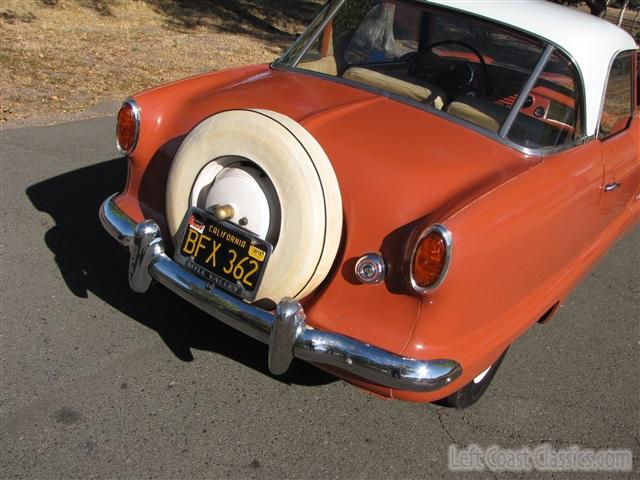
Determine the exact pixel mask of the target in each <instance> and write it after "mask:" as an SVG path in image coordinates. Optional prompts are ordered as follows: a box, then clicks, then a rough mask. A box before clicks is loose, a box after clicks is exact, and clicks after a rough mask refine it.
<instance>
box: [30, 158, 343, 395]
mask: <svg viewBox="0 0 640 480" xmlns="http://www.w3.org/2000/svg"><path fill="white" fill-rule="evenodd" d="M126 170H127V166H126V160H125V159H123V158H118V159H114V160H110V161H108V162H104V163H100V164H97V165H92V166H90V167H86V168H82V169H79V170H74V171H71V172H68V173H65V174H62V175H60V176H57V177H54V178H51V179H48V180H45V181H43V182H39V183H37V184H35V185H32V186H30V187H28V188H27V190H26V194H27V196H28V197H29V199H30V200H31V202H32V203H33V205H34V206H35V207H36V208H37V209H38V210H40V211H42V212H45V213H47V214H49V215H50V216H51V217H52V218H53V220H54V221H55V223H56V225H55V226H54V227H53V228H51V229H50V230H48V231H47V232H46V234H45V235H44V241H45V243H46V245H47V247H48V248H49V249H50V250H51V251H52V252H53V254H54V255H55V262H56V264H57V265H58V268H59V269H60V273H61V274H62V277H63V278H64V281H65V283H66V285H67V287H68V288H69V290H70V291H71V292H73V294H74V295H76V296H77V297H79V298H87V296H88V293H89V292H91V293H92V294H94V295H96V296H97V297H99V298H100V299H102V300H103V301H105V302H107V303H108V304H109V305H111V306H112V307H114V308H116V309H117V310H119V311H121V312H122V313H124V314H125V315H127V316H129V317H130V318H132V319H133V320H135V321H137V322H140V323H141V324H143V325H145V326H146V327H148V328H151V329H153V330H155V331H156V332H157V333H158V335H160V337H161V338H162V340H163V341H164V342H165V343H166V345H167V346H168V347H169V348H170V349H171V351H172V352H173V353H174V354H175V355H176V357H178V358H179V359H181V360H183V361H187V362H188V361H192V360H193V355H192V353H191V349H193V348H195V349H200V350H208V351H212V352H216V353H219V354H221V355H224V356H226V357H228V358H231V359H233V360H235V361H238V362H240V363H243V364H245V365H247V366H249V367H251V368H253V369H255V370H257V371H259V372H261V373H263V374H265V375H268V376H272V375H271V374H270V373H269V370H268V368H267V353H268V350H267V346H266V345H264V344H262V343H261V342H259V341H257V340H254V339H252V338H251V337H248V336H246V335H244V334H242V333H240V332H237V331H236V330H234V329H233V328H231V327H228V326H227V325H225V324H223V323H221V322H219V321H217V320H215V319H213V318H212V317H211V316H209V315H207V314H206V313H204V312H202V311H200V310H199V309H197V308H196V307H194V306H192V305H191V304H189V303H187V302H186V301H184V300H182V299H181V298H179V297H178V296H176V295H173V294H169V293H168V291H167V290H166V289H164V287H161V286H159V285H155V286H153V287H152V288H151V289H150V290H149V292H147V293H146V294H143V295H141V294H137V293H134V292H133V291H131V290H130V289H129V286H128V282H127V269H128V263H129V261H128V252H127V251H126V250H125V249H123V248H122V247H121V246H120V245H119V244H118V243H117V242H116V241H115V240H113V239H112V238H111V237H110V236H109V235H108V234H107V233H106V232H105V231H104V230H103V228H102V225H101V224H100V220H99V219H98V208H99V206H100V204H101V203H102V201H103V200H104V199H105V198H106V197H108V196H109V195H110V194H112V193H114V192H116V191H120V190H121V189H122V186H123V185H124V183H125V178H126ZM272 377H273V376H272ZM273 378H276V379H277V380H278V381H281V382H284V383H288V384H300V385H308V386H312V385H324V384H327V383H330V382H333V381H336V379H335V377H333V376H332V375H330V374H328V373H325V372H323V371H322V370H319V369H317V368H315V367H313V366H312V365H309V364H307V363H305V362H302V361H298V360H294V362H293V364H292V365H291V368H290V370H289V371H288V372H287V373H286V374H285V375H282V376H279V377H273Z"/></svg>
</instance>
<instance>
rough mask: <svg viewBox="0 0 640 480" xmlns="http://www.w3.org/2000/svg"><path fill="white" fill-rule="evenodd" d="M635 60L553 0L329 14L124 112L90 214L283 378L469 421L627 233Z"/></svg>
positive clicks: (633, 209) (620, 37)
mask: <svg viewBox="0 0 640 480" xmlns="http://www.w3.org/2000/svg"><path fill="white" fill-rule="evenodd" d="M567 25H570V26H571V28H567ZM636 50H637V47H636V45H635V43H634V42H633V40H632V39H631V37H630V36H629V35H627V34H626V33H625V32H623V31H622V30H620V29H618V28H617V27H615V26H613V25H610V24H608V23H606V22H604V21H602V20H600V19H598V18H595V17H593V16H589V15H586V14H583V13H581V12H578V11H574V10H569V9H566V8H564V7H561V6H558V5H555V4H552V3H548V2H536V1H521V2H477V1H459V2H445V1H440V0H438V1H408V0H407V1H401V0H333V1H330V2H328V3H327V5H326V6H325V7H324V9H323V10H322V11H321V12H320V14H319V15H318V16H317V18H316V19H315V20H313V22H312V23H311V25H310V26H309V28H308V29H307V30H306V31H305V33H304V34H303V35H301V36H300V37H299V38H298V39H297V40H296V41H295V43H294V44H293V45H292V46H291V48H290V49H289V50H288V51H287V52H286V53H285V54H284V55H283V56H282V57H281V58H280V59H279V60H277V61H276V62H274V63H273V64H271V65H258V66H251V67H244V68H238V69H233V70H228V71H224V72H217V73H210V74H205V75H201V76H198V77H195V78H191V79H188V80H183V81H179V82H175V83H172V84H169V85H165V86H162V87H158V88H155V89H152V90H149V91H146V92H143V93H140V94H138V95H136V96H134V97H132V98H131V99H129V100H127V101H126V102H125V103H124V105H123V106H122V109H121V110H120V112H119V114H118V125H117V141H118V147H119V149H120V151H121V152H122V153H123V154H126V155H127V156H128V158H129V173H128V180H127V184H126V186H125V188H124V192H123V193H121V194H119V195H114V196H112V197H110V198H108V199H107V200H106V201H105V202H104V204H103V206H102V208H101V211H100V216H101V220H102V223H103V225H104V227H105V228H106V230H107V231H108V232H109V233H110V234H111V235H112V236H113V237H114V238H116V239H117V240H119V241H120V243H122V244H123V245H125V246H126V247H128V248H129V249H130V251H131V262H130V269H129V282H130V285H131V288H133V289H134V290H136V291H138V292H144V291H146V290H147V289H148V288H149V287H150V285H151V284H152V282H154V281H155V282H158V283H160V284H162V285H164V286H165V287H167V288H169V289H170V290H172V291H173V292H175V293H176V294H177V295H179V296H181V297H183V298H185V299H186V300H188V301H189V302H191V303H193V304H194V305H196V306H198V307H199V308H201V309H203V310H204V311H206V312H208V313H210V314H211V315H213V316H214V317H215V318H217V319H218V320H220V321H223V322H225V323H227V324H229V325H231V326H232V327H234V328H236V329H238V330H240V331H242V332H244V333H246V334H247V335H250V336H252V337H254V338H256V339H258V340H261V341H262V342H264V343H267V344H268V345H269V358H268V362H269V368H270V370H271V372H273V373H274V374H282V373H283V372H285V371H286V370H287V368H288V367H289V365H290V363H291V361H292V359H293V358H294V357H297V358H300V359H303V360H306V361H308V362H311V363H313V364H315V365H317V366H318V367H320V368H323V369H326V370H329V371H331V372H333V373H334V374H335V375H338V376H340V377H342V378H344V379H346V380H347V381H349V382H352V383H354V384H356V385H359V386H361V387H363V388H365V389H367V390H370V391H372V392H375V393H377V394H380V395H383V396H385V397H392V398H400V399H404V400H411V401H435V400H442V402H443V403H445V404H448V405H451V406H455V407H458V408H462V407H466V406H468V405H471V404H472V403H473V402H475V401H476V400H477V399H478V398H479V397H480V396H481V395H482V394H483V392H484V391H485V390H486V388H487V386H488V385H489V383H490V381H491V379H492V378H493V376H494V375H495V372H496V370H497V368H498V366H499V364H500V361H501V360H502V357H503V355H504V352H506V350H507V348H508V347H509V345H510V344H511V343H512V342H514V341H515V340H516V338H518V336H519V335H521V334H522V333H523V332H524V331H525V330H526V329H528V328H529V327H530V326H531V325H533V324H535V323H536V322H544V321H546V320H548V319H549V318H550V317H551V316H552V315H553V313H554V311H555V309H556V307H557V306H558V305H559V303H560V302H561V301H562V299H563V298H564V297H566V296H567V295H568V293H569V292H570V291H571V289H572V288H574V287H575V285H576V284H577V282H578V281H579V280H580V279H581V278H582V277H583V276H584V275H585V274H586V272H587V271H588V270H589V269H590V268H591V267H592V266H593V265H594V264H595V263H596V262H597V260H598V259H599V258H600V257H601V256H602V255H603V254H604V252H605V251H606V250H607V248H608V247H609V246H611V244H612V243H613V242H614V241H615V240H616V239H617V238H619V237H620V236H621V235H622V234H623V233H624V232H625V231H626V230H628V229H630V228H631V227H632V226H633V225H634V224H636V223H637V222H638V218H639V207H640V159H639V152H640V147H639V143H640V119H639V118H638V109H637V98H636V96H637V95H636V92H637V87H636V82H637V78H636V75H637V74H636V72H637V69H638V65H637V60H636Z"/></svg>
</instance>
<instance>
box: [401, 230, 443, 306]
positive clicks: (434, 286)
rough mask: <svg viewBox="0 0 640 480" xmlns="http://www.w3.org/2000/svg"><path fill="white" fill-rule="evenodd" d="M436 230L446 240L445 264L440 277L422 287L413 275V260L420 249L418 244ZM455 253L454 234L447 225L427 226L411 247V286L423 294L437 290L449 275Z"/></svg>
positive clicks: (409, 279) (409, 280) (409, 281)
mask: <svg viewBox="0 0 640 480" xmlns="http://www.w3.org/2000/svg"><path fill="white" fill-rule="evenodd" d="M433 232H436V233H437V234H439V235H440V236H441V237H442V239H443V240H444V244H445V259H444V265H443V267H442V272H440V276H439V277H438V279H437V280H436V281H435V282H434V283H432V284H431V285H429V286H427V287H422V286H420V285H419V284H418V282H416V280H415V278H414V276H413V261H414V259H415V256H416V251H417V249H418V245H420V242H421V241H422V239H424V238H425V237H426V236H427V235H429V234H431V233H433ZM452 255H453V235H452V234H451V232H450V231H449V229H448V228H447V227H445V226H444V225H442V224H440V223H436V224H434V225H431V226H429V227H427V228H425V229H424V230H423V231H422V232H420V234H419V235H418V236H417V238H416V240H415V241H414V242H413V247H412V249H411V256H410V257H409V268H408V272H409V278H408V283H409V285H411V288H412V289H413V290H414V291H415V292H416V293H418V294H420V295H423V294H425V293H429V292H433V291H434V290H436V289H437V288H438V287H439V286H440V285H441V284H442V282H443V281H444V279H445V278H446V276H447V273H448V272H449V267H450V266H451V258H452Z"/></svg>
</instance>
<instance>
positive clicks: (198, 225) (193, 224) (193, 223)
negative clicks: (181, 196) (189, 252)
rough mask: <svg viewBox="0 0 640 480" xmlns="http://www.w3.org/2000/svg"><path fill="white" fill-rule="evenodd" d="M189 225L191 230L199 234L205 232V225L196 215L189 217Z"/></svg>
mask: <svg viewBox="0 0 640 480" xmlns="http://www.w3.org/2000/svg"><path fill="white" fill-rule="evenodd" d="M188 224H189V228H191V229H193V230H195V231H196V232H198V233H202V232H204V223H202V222H201V221H200V220H198V219H197V218H196V216H195V215H191V216H190V217H189V222H188Z"/></svg>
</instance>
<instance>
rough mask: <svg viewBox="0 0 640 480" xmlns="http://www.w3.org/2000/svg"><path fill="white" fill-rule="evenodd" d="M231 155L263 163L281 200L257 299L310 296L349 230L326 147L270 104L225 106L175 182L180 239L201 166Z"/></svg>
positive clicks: (179, 166) (173, 210) (187, 148)
mask: <svg viewBox="0 0 640 480" xmlns="http://www.w3.org/2000/svg"><path fill="white" fill-rule="evenodd" d="M225 157H226V158H229V157H241V158H243V159H247V160H249V161H250V162H252V163H253V164H255V165H256V166H257V167H259V168H260V169H262V170H263V171H264V172H265V173H266V175H267V176H268V177H269V179H270V181H271V182H272V184H273V187H274V188H275V191H276V194H277V196H278V201H279V203H280V215H279V218H280V231H279V235H278V241H277V244H276V245H275V246H274V250H273V253H272V255H271V258H270V259H269V262H268V264H267V267H266V270H265V273H264V276H263V279H262V283H261V285H260V288H259V290H258V292H257V296H256V299H257V300H261V299H269V300H272V301H273V302H276V303H277V302H278V301H280V300H281V299H282V298H284V297H292V298H302V297H304V296H306V295H308V294H309V293H311V292H312V291H313V290H314V289H315V288H316V287H317V286H318V285H319V284H320V283H321V282H322V280H324V278H325V277H326V275H327V274H328V272H329V270H330V269H331V265H332V264H333V261H334V259H335V256H336V253H337V250H338V246H339V244H340V237H341V234H342V200H341V196H340V188H339V186H338V181H337V179H336V175H335V172H334V170H333V167H332V166H331V162H330V161H329V159H328V157H327V155H326V153H325V152H324V150H323V149H322V147H321V146H320V145H319V144H318V142H317V141H316V140H315V138H313V136H312V135H311V134H310V133H309V132H308V131H307V130H306V129H305V128H304V127H302V126H301V125H300V124H299V123H297V122H296V121H294V120H292V119H291V118H289V117H287V116H285V115H282V114H279V113H276V112H272V111H267V110H230V111H225V112H222V113H218V114H216V115H213V116H211V117H209V118H207V119H205V120H203V121H202V122H201V123H200V124H198V125H197V126H196V127H195V128H194V129H193V130H192V131H191V132H190V133H189V135H187V137H186V138H185V140H184V141H183V143H182V145H181V147H180V149H179V150H178V152H177V154H176V157H175V159H174V161H173V164H172V166H171V170H170V172H169V178H168V182H167V192H166V209H167V223H168V226H169V229H170V232H171V235H172V238H173V241H174V245H175V244H176V242H177V241H178V240H179V239H177V238H176V237H177V232H178V229H179V227H180V224H181V222H182V220H183V217H184V216H185V214H186V212H187V210H188V208H189V207H190V200H191V191H192V189H193V187H194V183H195V180H196V178H197V177H198V174H199V172H201V171H202V170H203V169H204V168H205V167H208V170H211V167H214V168H213V170H214V171H215V170H216V168H215V165H212V163H213V162H218V161H219V160H222V159H224V158H225ZM222 168H223V165H222V163H221V165H220V170H222ZM214 184H215V180H214ZM229 202H230V203H231V204H232V203H233V199H229Z"/></svg>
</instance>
